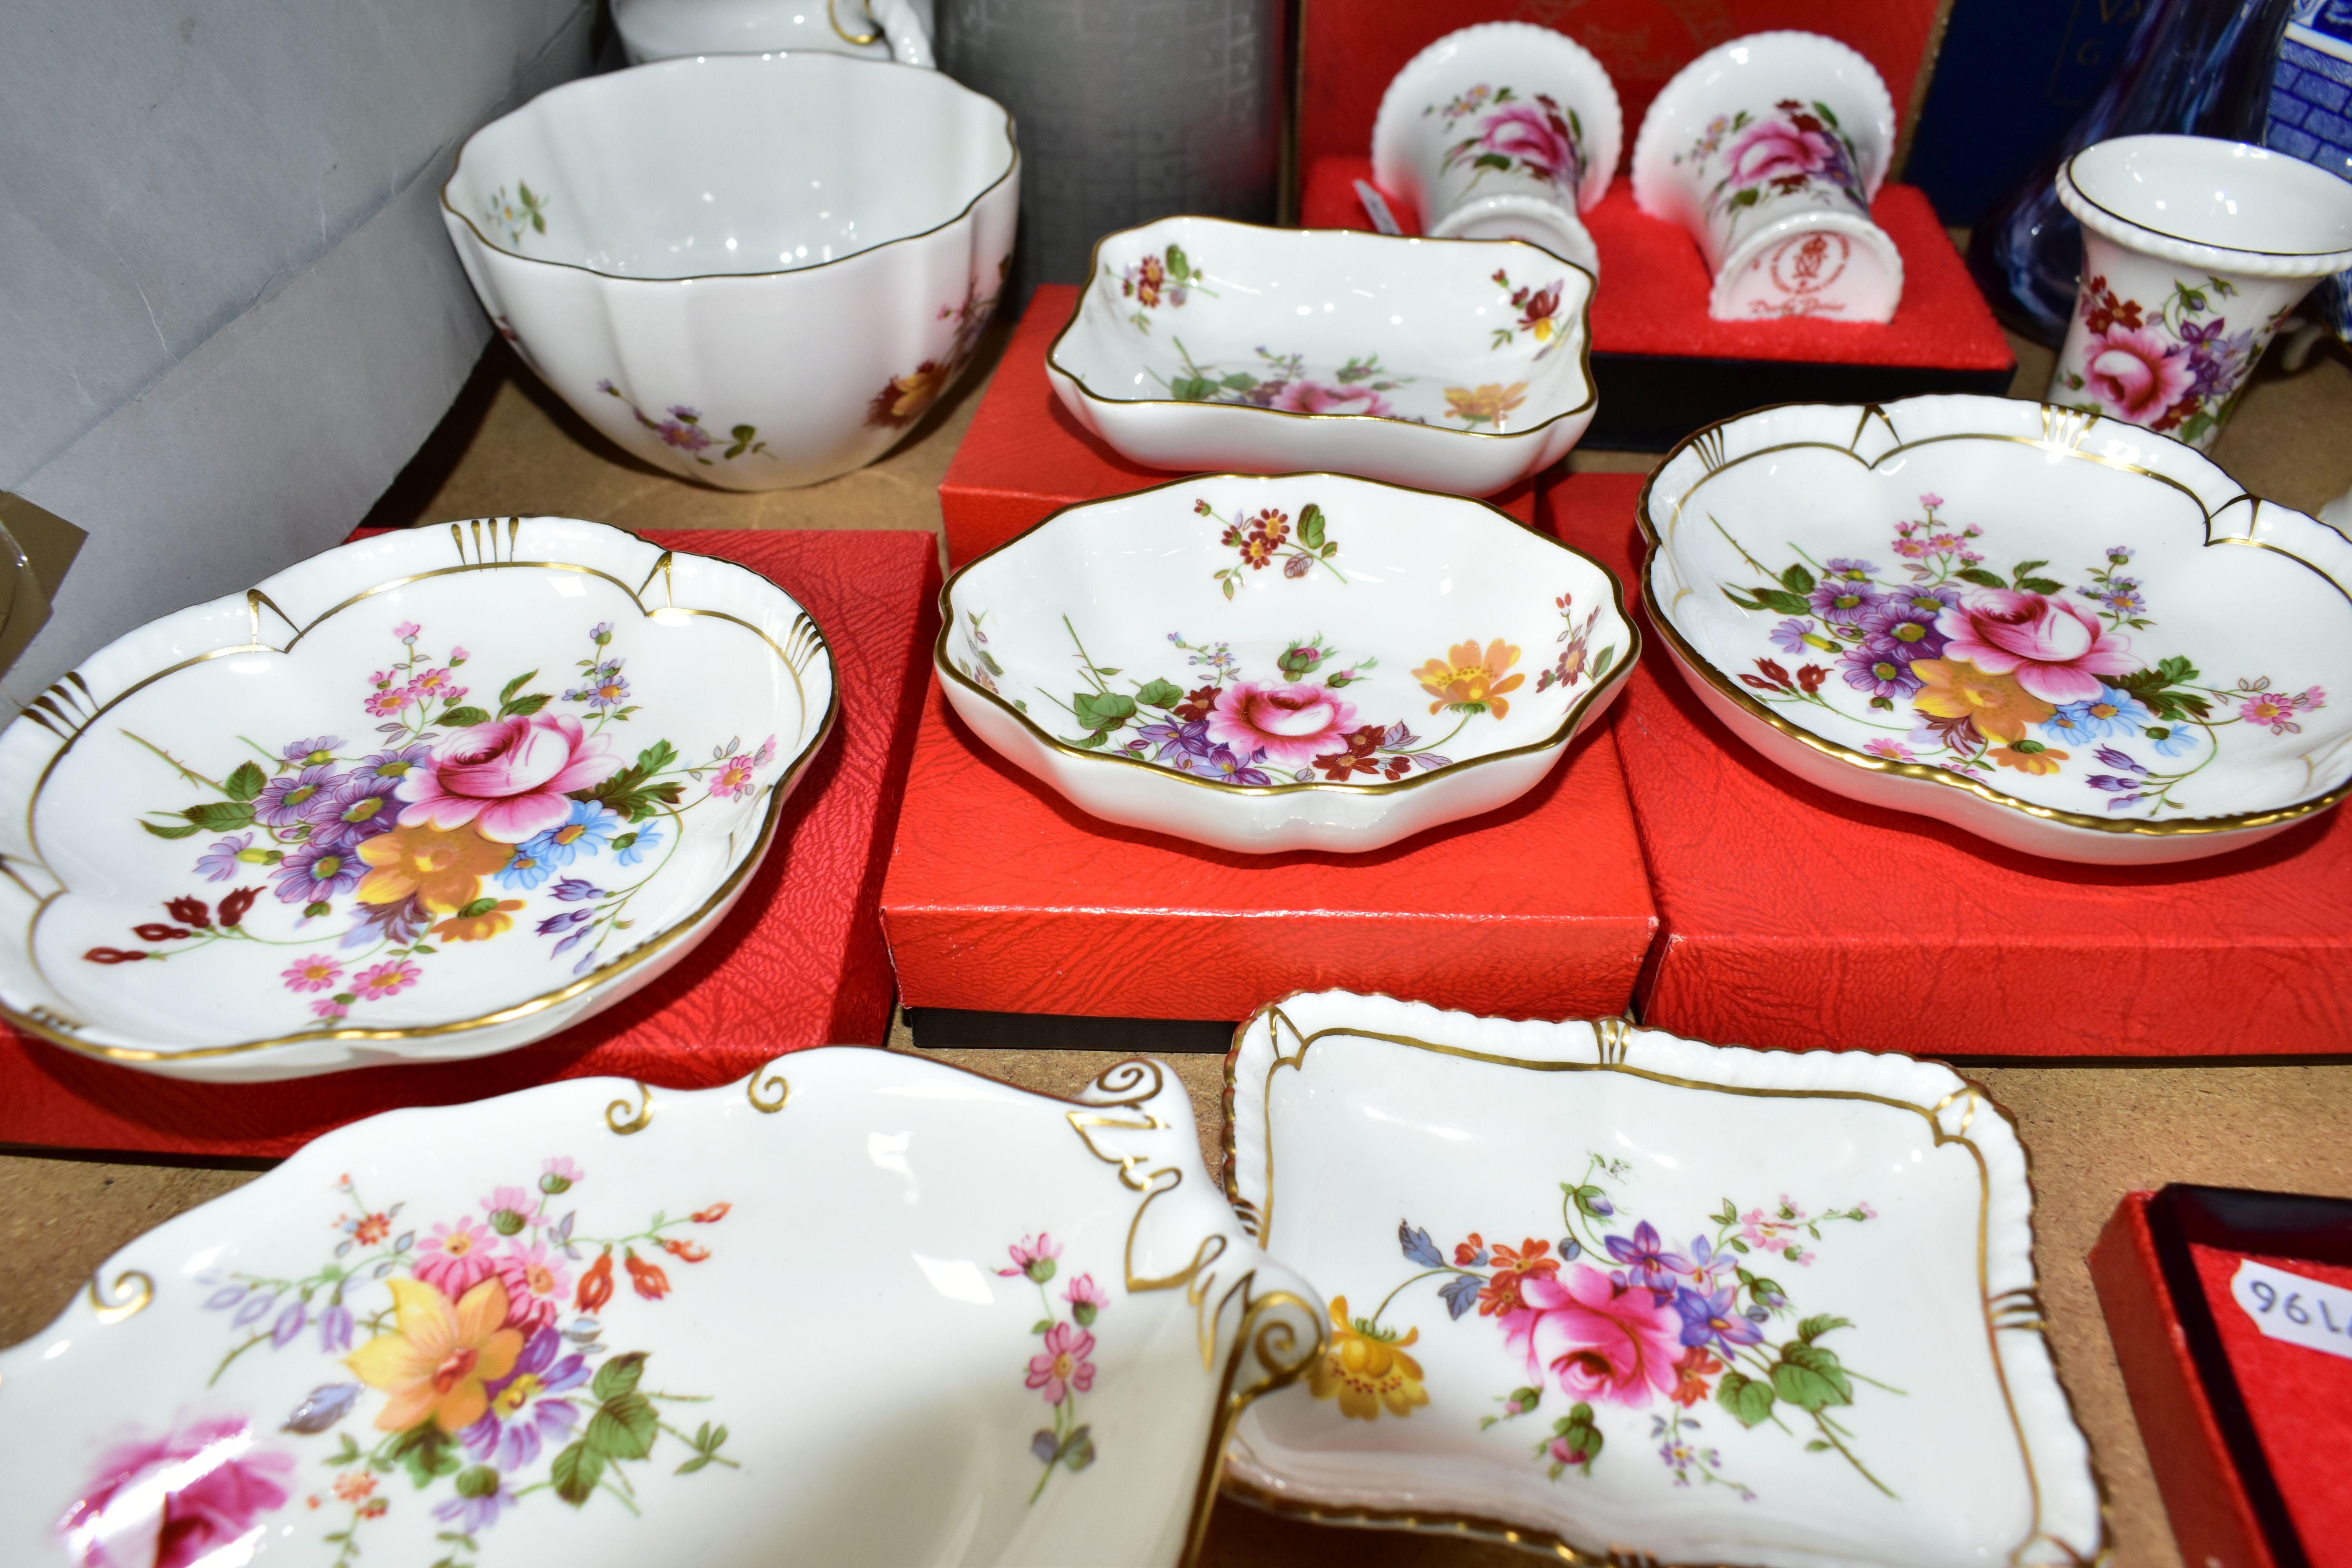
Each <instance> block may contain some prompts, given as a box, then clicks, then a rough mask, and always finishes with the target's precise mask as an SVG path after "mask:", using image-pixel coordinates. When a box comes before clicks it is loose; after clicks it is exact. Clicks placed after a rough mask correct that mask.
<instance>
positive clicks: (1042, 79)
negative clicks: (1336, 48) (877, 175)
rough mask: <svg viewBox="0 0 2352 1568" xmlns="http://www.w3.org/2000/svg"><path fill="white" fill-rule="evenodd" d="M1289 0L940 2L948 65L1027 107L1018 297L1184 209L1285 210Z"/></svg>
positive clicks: (1017, 119)
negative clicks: (1125, 233) (1107, 241)
mask: <svg viewBox="0 0 2352 1568" xmlns="http://www.w3.org/2000/svg"><path fill="white" fill-rule="evenodd" d="M1284 11H1285V6H1284V4H1283V0H939V12H938V17H939V56H940V66H941V68H943V69H945V70H946V71H947V72H948V73H949V74H950V76H953V77H954V78H955V79H957V80H959V81H961V82H962V83H964V85H966V86H967V87H970V88H972V89H975V90H976V91H980V92H984V93H986V94H988V96H989V97H991V98H993V99H995V100H997V101H998V102H1000V103H1002V104H1003V105H1004V106H1005V108H1007V109H1009V110H1012V111H1013V123H1014V125H1015V126H1016V127H1017V128H1018V131H1019V134H1020V138H1021V161H1022V176H1021V179H1022V183H1021V243H1020V247H1019V251H1018V253H1017V254H1018V259H1017V260H1016V262H1015V263H1014V274H1013V286H1014V288H1015V289H1016V293H1015V295H1014V298H1015V300H1017V301H1019V302H1020V303H1021V304H1023V305H1026V303H1027V302H1028V298H1029V294H1030V291H1031V290H1032V289H1034V288H1035V287H1036V286H1037V285H1038V284H1039V283H1076V282H1078V281H1081V280H1082V279H1085V277H1086V275H1087V258H1088V257H1089V256H1090V255H1091V254H1092V251H1093V248H1094V243H1095V241H1096V240H1097V239H1099V238H1101V237H1103V236H1104V235H1106V234H1108V233H1110V232H1111V231H1112V230H1114V229H1120V228H1127V227H1129V226H1133V225H1136V224H1139V223H1148V222H1150V221H1151V220H1152V219H1154V218H1160V217H1166V216H1170V215H1171V214H1175V213H1198V214H1202V215H1206V216H1214V217H1229V218H1241V219H1244V220H1246V221H1249V222H1255V223H1272V222H1274V221H1275V219H1276V201H1277V199H1278V195H1279V190H1280V184H1281V163H1282V104H1283V90H1282V89H1283V58H1284V47H1283V44H1284V38H1283V16H1284Z"/></svg>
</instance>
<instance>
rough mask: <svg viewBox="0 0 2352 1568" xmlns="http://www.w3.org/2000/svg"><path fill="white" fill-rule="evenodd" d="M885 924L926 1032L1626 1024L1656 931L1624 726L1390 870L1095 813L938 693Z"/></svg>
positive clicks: (918, 752)
mask: <svg viewBox="0 0 2352 1568" xmlns="http://www.w3.org/2000/svg"><path fill="white" fill-rule="evenodd" d="M882 921H883V925H884V928H885V929H886V930H887V931H888V933H889V938H890V953H891V956H892V958H893V959H894V960H895V961H896V962H897V964H898V994H899V998H900V1000H901V1001H902V1002H904V1003H905V1004H906V1005H907V1007H908V1010H909V1013H910V1015H913V1014H914V1013H915V1012H916V1010H918V1009H934V1008H936V1009H949V1010H952V1011H958V1012H980V1013H1010V1014H1054V1015H1064V1016H1068V1015H1076V1016H1083V1017H1095V1018H1155V1019H1192V1020H1223V1021H1225V1022H1229V1023H1230V1022H1232V1021H1234V1020H1238V1019H1241V1018H1244V1017H1247V1016H1249V1015H1250V1014H1251V1013H1252V1012H1253V1011H1255V1009H1256V1008H1257V1007H1258V1006H1259V1005H1262V1004H1264V1003H1266V1002H1269V1001H1272V1000H1274V999H1275V998H1276V997H1277V996H1280V995H1282V994H1284V993H1286V992H1288V991H1294V990H1299V989H1304V988H1318V987H1323V986H1335V985H1343V986H1346V987H1348V988H1349V989H1350V990H1355V991H1381V992H1386V993H1388V994H1391V995H1392V996H1402V997H1408V998H1411V999H1412V1000H1414V1001H1422V1002H1432V1003H1435V1004H1436V1005H1439V1006H1444V1007H1461V1008H1466V1009H1469V1010H1470V1011H1473V1012H1478V1013H1487V1014H1500V1015H1504V1016H1509V1017H1517V1018H1528V1017H1536V1018H1566V1017H1593V1016H1606V1015H1609V1014H1614V1013H1618V1012H1621V1011H1622V1010H1623V1008H1624V1006H1625V1004H1626V1002H1627V1000H1628V999H1629V998H1630V997H1631V996H1632V994H1633V980H1634V976H1635V975H1636V974H1637V973H1639V972H1640V969H1641V965H1642V955H1643V953H1644V952H1647V951H1648V948H1649V945H1650V936H1651V931H1652V929H1653V926H1654V923H1655V916H1654V912H1653V910H1652V907H1651V903H1650V889H1649V883H1648V880H1647V879H1646V878H1645V877H1644V876H1643V870H1642V858H1641V851H1640V849H1639V847H1637V845H1636V844H1635V841H1634V836H1633V815H1632V812H1631V810H1630V808H1629V807H1628V805H1627V802H1626V798H1625V787H1624V784H1623V781H1622V777H1621V775H1620V773H1619V772H1618V766H1617V755H1616V748H1615V746H1614V745H1613V744H1612V742H1611V741H1610V738H1609V734H1608V731H1607V730H1606V728H1605V727H1603V728H1600V729H1596V730H1594V731H1590V732H1588V733H1587V735H1586V736H1585V737H1584V738H1582V739H1580V740H1579V741H1578V742H1576V743H1575V745H1574V746H1573V747H1571V748H1570V752H1569V755H1568V757H1567V758H1566V759H1565V760H1564V761H1563V762H1562V763H1560V765H1559V767H1558V768H1556V769H1555V770H1554V771H1553V772H1552V773H1551V774H1550V775H1549V777H1547V778H1546V779H1545V781H1544V782H1543V783H1542V784H1538V786H1537V787H1536V788H1535V789H1534V790H1533V791H1531V792H1530V793H1529V794H1528V795H1525V796H1523V797H1521V798H1520V799H1519V800H1518V801H1517V802H1515V803H1514V804H1512V805H1508V806H1506V807H1504V808H1503V809H1502V810H1500V811H1497V812H1492V813H1489V814H1487V815H1486V816H1478V817H1473V818H1471V819H1469V820H1467V821H1465V822H1462V823H1458V824H1455V825H1453V826H1448V827H1443V828H1438V829H1435V830H1433V831H1432V832H1428V833H1423V834H1419V835H1416V836H1415V837H1412V838H1408V839H1406V840H1405V841H1404V842H1402V844H1397V845H1392V846H1391V847H1389V848H1386V849H1381V850H1376V851H1374V852H1372V853H1370V854H1368V855H1360V856H1336V855H1324V854H1316V853H1308V852H1293V853H1288V854H1282V855H1238V854H1233V853H1230V852H1227V851H1223V850H1218V849H1211V848H1208V847H1204V846H1201V845H1195V844H1191V843H1187V842H1185V841H1183V840H1180V839H1174V838H1166V837H1160V836H1157V835H1154V834H1150V833H1143V832H1139V831H1137V830H1135V829H1132V828H1127V827H1119V826H1113V825H1112V824H1109V823H1107V822H1101V821H1097V819H1095V818H1094V817H1091V816H1087V815H1086V814H1085V813H1083V812H1081V811H1079V810H1078V809H1077V808H1076V806H1073V805H1069V804H1068V803H1067V802H1066V801H1064V800H1063V799H1062V798H1061V796H1059V795H1055V794H1054V793H1053V792H1052V791H1051V790H1049V789H1047V788H1046V787H1045V785H1043V784H1039V783H1037V782H1036V781H1034V780H1033V779H1031V778H1030V777H1029V776H1028V775H1027V774H1025V773H1022V772H1020V771H1019V770H1018V769H1016V768H1015V767H1013V765H1012V764H1011V763H1006V762H1004V761H1003V760H1002V759H1000V758H999V757H997V756H996V754H995V753H994V752H991V751H989V750H988V749H987V748H986V747H985V746H983V745H982V743H981V742H979V741H978V740H977V739H975V738H974V737H973V736H972V735H971V731H967V730H965V729H964V728H963V726H962V725H961V722H960V721H957V720H956V719H954V718H953V717H952V716H951V715H950V713H949V711H948V709H947V703H946V700H945V699H944V698H943V697H941V696H940V690H939V685H938V682H937V681H936V680H934V681H933V683H932V686H931V694H930V697H929V700H928V701H927V702H926V704H925V705H924V709H923V721H922V731H921V733H920V734H919V735H918V737H917V738H916V742H915V757H914V763H913V765H912V766H911V768H910V769H909V770H908V780H907V798H906V803H905V805H903V806H902V807H901V808H900V811H899V814H898V842H897V844H896V845H895V846H894V847H893V848H892V850H891V855H890V870H889V876H888V878H887V880H886V881H885V882H884V883H883V888H882ZM916 1031H917V1034H918V1037H920V1036H921V1034H922V1031H923V1024H922V1022H921V1021H920V1019H919V1017H918V1019H917V1022H916ZM1026 1043H1034V1040H1033V1041H1029V1042H1026ZM1163 1048H1164V1047H1163Z"/></svg>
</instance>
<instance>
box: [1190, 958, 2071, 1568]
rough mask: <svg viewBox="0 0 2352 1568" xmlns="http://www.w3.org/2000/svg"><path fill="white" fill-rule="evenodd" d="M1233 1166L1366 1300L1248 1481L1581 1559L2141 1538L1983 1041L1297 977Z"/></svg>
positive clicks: (1320, 1281)
mask: <svg viewBox="0 0 2352 1568" xmlns="http://www.w3.org/2000/svg"><path fill="white" fill-rule="evenodd" d="M1225 1073H1226V1077H1225V1082H1226V1091H1225V1092H1226V1101H1227V1107H1228V1112H1229V1114H1228V1119H1227V1123H1228V1129H1229V1130H1228V1133H1227V1145H1226V1147H1227V1157H1226V1163H1225V1180H1226V1191H1227V1194H1228V1195H1229V1196H1230V1197H1231V1198H1232V1199H1233V1202H1234V1208H1235V1209H1236V1210H1237V1211H1238V1212H1239V1213H1240V1214H1241V1215H1242V1217H1243V1222H1244V1224H1245V1225H1246V1226H1248V1227H1249V1228H1250V1230H1251V1233H1252V1234H1253V1235H1254V1236H1255V1237H1256V1238H1257V1239H1258V1240H1259V1242H1260V1243H1261V1245H1264V1246H1265V1247H1268V1248H1269V1249H1271V1250H1274V1251H1276V1252H1277V1253H1278V1254H1279V1255H1281V1256H1282V1257H1284V1258H1286V1259H1288V1260H1290V1261H1291V1262H1292V1263H1293V1264H1294V1265H1295V1266H1297V1268H1300V1269H1301V1270H1303V1271H1304V1272H1305V1273H1307V1276H1308V1277H1309V1278H1311V1279H1313V1280H1314V1281H1315V1282H1316V1285H1317V1287H1318V1289H1321V1290H1322V1291H1323V1292H1324V1293H1325V1294H1326V1297H1327V1299H1328V1302H1329V1312H1330V1319H1329V1325H1328V1342H1327V1344H1326V1347H1325V1350H1324V1352H1323V1354H1322V1356H1321V1357H1320V1358H1319V1359H1318V1361H1317V1362H1316V1363H1315V1364H1314V1366H1313V1368H1312V1370H1311V1371H1310V1372H1309V1373H1308V1374H1307V1378H1306V1379H1305V1380H1304V1381H1302V1382H1301V1383H1299V1384H1295V1385H1294V1386H1292V1387H1290V1388H1287V1389H1285V1390H1284V1391H1282V1392H1281V1393H1280V1394H1276V1395H1274V1396H1272V1397H1270V1398H1267V1399H1264V1400H1261V1401H1259V1402H1258V1404H1256V1405H1254V1406H1253V1407H1252V1408H1251V1409H1250V1410H1249V1411H1248V1412H1247V1413H1246V1414H1244V1416H1243V1418H1242V1420H1241V1421H1240V1423H1239V1424H1238V1425H1237V1426H1236V1428H1235V1433H1234V1441H1233V1446H1232V1447H1231V1449H1230V1451H1229V1453H1228V1457H1227V1462H1226V1476H1227V1479H1226V1483H1225V1484H1226V1487H1227V1489H1229V1490H1232V1491H1234V1492H1236V1493H1237V1494H1238V1495H1240V1496H1241V1497H1243V1498H1244V1499H1245V1500H1249V1501H1252V1502H1255V1503H1259V1504H1261V1505H1263V1506H1265V1507H1268V1508H1272V1509H1275V1510H1277V1511H1281V1512H1286V1513H1297V1514H1303V1515H1305V1516H1307V1517H1308V1518H1312V1519H1318V1520H1324V1521H1330V1522H1335V1523H1347V1524H1369V1525H1384V1526H1402V1527H1403V1528H1408V1529H1424V1530H1435V1531H1446V1532H1449V1533H1464V1534H1469V1535H1474V1536H1485V1537H1488V1538H1501V1539H1506V1540H1508V1541H1510V1542H1513V1543H1514V1544H1517V1545H1520V1546H1523V1547H1528V1548H1532V1549H1534V1550H1537V1551H1548V1552H1551V1553H1553V1554H1555V1555H1557V1556H1559V1558H1561V1559H1563V1560H1565V1561H1569V1562H1573V1563H1601V1562H1603V1561H1606V1562H1609V1563H1743V1564H1756V1565H1759V1568H1815V1565H1819V1568H1831V1565H1836V1568H1852V1565H1854V1564H1860V1563H1903V1564H1906V1568H1937V1565H1946V1568H1960V1565H1962V1564H1973V1563H2013V1564H2020V1565H2032V1568H2083V1565H2084V1564H2088V1563H2095V1562H2098V1561H2100V1560H2102V1558H2103V1556H2104V1542H2103V1539H2102V1538H2103V1534H2104V1529H2103V1521H2102V1516H2101V1510H2100V1505H2099V1494H2098V1490H2097V1487H2096V1484H2095V1479H2094V1477H2093V1474H2092V1470H2091V1461H2090V1449H2089V1446H2088V1444H2087V1443H2086V1442H2085V1441H2084V1437H2083V1434H2082V1432H2081V1430H2080V1429H2079V1428H2078V1427H2077V1426H2076V1425H2075V1423H2074V1415H2073V1411H2072V1409H2071V1407H2070V1406H2069V1405H2068V1402H2067V1399H2066V1394H2065V1392H2064V1390H2063V1388H2062V1387H2061V1386H2060V1385H2059V1382H2058V1378H2057V1374H2056V1371H2055V1369H2054V1367H2053V1364H2052V1360H2051V1353H2050V1347H2049V1345H2048V1342H2046V1341H2045V1339H2044V1338H2043V1334H2042V1309H2041V1305H2040V1300H2039V1297H2038V1294H2037V1286H2036V1281H2035V1278H2034V1270H2033V1235H2032V1191H2031V1189H2030V1187H2029V1186H2028V1184H2027V1166H2026V1155H2025V1151H2024V1150H2023V1149H2022V1148H2021V1147H2020V1146H2019V1143H2018V1141H2017V1134H2016V1131H2015V1129H2014V1128H2013V1127H2012V1126H2011V1123H2010V1121H2009V1119H2008V1117H2007V1116H2006V1115H2005V1114H2003V1113H2002V1112H2001V1111H2000V1108H1999V1107H1997V1106H1995V1105H1993V1104H1992V1103H1991V1101H1990V1100H1988V1099H1987V1098H1986V1097H1985V1095H1984V1093H1983V1091H1982V1090H1981V1089H1979V1088H1978V1087H1977V1086H1976V1085H1974V1084H1972V1083H1969V1082H1968V1081H1967V1080H1966V1079H1961V1078H1960V1077H1959V1076H1958V1075H1957V1074H1955V1073H1954V1072H1952V1070H1951V1069H1950V1068H1947V1067H1944V1066H1942V1065H1940V1064H1937V1063H1933V1062H1923V1061H1916V1060H1913V1059H1912V1058H1908V1057H1903V1056H1896V1055H1893V1054H1885V1055H1881V1054H1874V1053H1868V1052H1860V1051H1853V1052H1833V1051H1808V1052H1804V1053H1802V1054H1794V1055H1792V1054H1790V1053H1788V1052H1781V1051H1772V1052H1765V1051H1755V1050H1748V1049H1744V1048H1739V1047H1721V1046H1712V1045H1706V1044H1703V1043H1701V1042H1698V1041H1695V1040H1685V1039H1679V1038H1677V1037H1675V1036H1673V1035H1669V1034H1665V1033H1663V1032H1661V1031H1658V1030H1654V1029H1642V1028H1636V1027H1633V1026H1632V1025H1630V1024H1628V1023H1626V1022H1625V1021H1624V1020H1622V1019H1615V1018H1612V1019H1603V1020H1600V1021H1597V1022H1583V1021H1572V1022H1569V1023H1564V1024H1552V1023H1518V1022H1514V1021H1511V1020H1507V1019H1500V1018H1480V1017H1475V1016H1471V1015H1469V1014H1466V1013H1449V1012H1442V1011H1440V1010H1438V1009H1437V1008H1434V1007H1429V1006H1424V1005H1419V1004H1414V1003H1405V1002H1398V1001H1393V1000H1391V999H1390V998H1388V997H1385V996H1356V995H1350V994H1347V993H1345V992H1337V991H1331V992H1322V993H1318V994H1298V995H1293V996H1289V997H1286V998H1285V999H1283V1000H1282V1001H1280V1002H1278V1003H1276V1004H1274V1005H1271V1006H1269V1007H1266V1008H1264V1009H1262V1010H1261V1011H1260V1012H1259V1013H1258V1014H1257V1015H1256V1016H1255V1017H1253V1018H1251V1019H1250V1020H1249V1021H1248V1022H1247V1023H1246V1024H1244V1026H1242V1028H1241V1030H1240V1032H1239V1033H1238V1034H1237V1036H1236V1037H1235V1041H1234V1049H1233V1052H1232V1054H1231V1055H1230V1056H1228V1057H1227V1058H1226V1067H1225Z"/></svg>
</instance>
